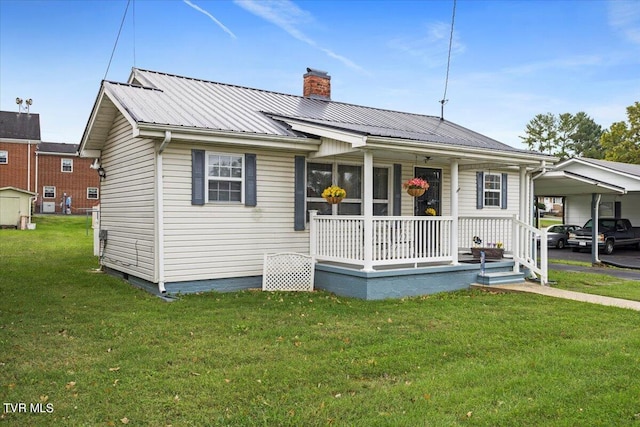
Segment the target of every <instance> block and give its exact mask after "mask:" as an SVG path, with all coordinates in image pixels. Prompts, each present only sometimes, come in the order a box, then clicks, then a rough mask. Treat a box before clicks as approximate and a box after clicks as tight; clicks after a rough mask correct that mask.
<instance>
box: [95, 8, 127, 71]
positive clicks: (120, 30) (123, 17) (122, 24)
mask: <svg viewBox="0 0 640 427" xmlns="http://www.w3.org/2000/svg"><path fill="white" fill-rule="evenodd" d="M130 3H131V0H128V1H127V7H126V8H125V9H124V15H122V22H120V29H119V30H118V37H116V42H115V43H114V44H113V50H112V51H111V58H109V64H108V65H107V71H105V72H104V78H103V79H102V80H106V79H107V74H109V68H111V61H113V54H114V53H115V52H116V47H117V46H118V40H120V33H122V27H123V26H124V20H125V18H126V17H127V11H128V10H129V4H130Z"/></svg>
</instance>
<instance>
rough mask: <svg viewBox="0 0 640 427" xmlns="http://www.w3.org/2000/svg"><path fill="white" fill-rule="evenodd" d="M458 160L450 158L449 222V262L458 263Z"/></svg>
mask: <svg viewBox="0 0 640 427" xmlns="http://www.w3.org/2000/svg"><path fill="white" fill-rule="evenodd" d="M459 189H460V188H459V184H458V160H457V159H453V160H451V189H450V191H451V217H452V218H453V222H452V223H451V242H450V248H451V264H453V265H457V264H458V215H459V213H458V206H459V203H458V190H459Z"/></svg>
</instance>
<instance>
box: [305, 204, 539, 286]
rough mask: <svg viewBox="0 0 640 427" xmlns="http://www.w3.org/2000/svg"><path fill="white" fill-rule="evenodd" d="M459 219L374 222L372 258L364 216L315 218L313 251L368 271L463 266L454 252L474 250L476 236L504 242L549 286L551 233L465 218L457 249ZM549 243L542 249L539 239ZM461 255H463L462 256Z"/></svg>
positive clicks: (509, 220) (505, 220)
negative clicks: (454, 238) (454, 234)
mask: <svg viewBox="0 0 640 427" xmlns="http://www.w3.org/2000/svg"><path fill="white" fill-rule="evenodd" d="M452 225H453V218H452V217H447V216H433V217H428V216H426V217H425V216H421V217H417V216H416V217H410V216H380V217H374V218H373V219H372V220H371V245H370V246H371V259H370V260H368V259H366V258H367V257H366V253H367V250H366V249H367V248H366V246H367V245H365V220H364V217H362V216H346V215H340V216H328V215H326V216H325V215H322V216H320V215H317V214H316V213H315V212H312V213H311V215H310V246H311V247H310V252H311V255H312V256H313V257H314V258H315V259H316V260H319V261H330V262H338V263H345V264H355V265H359V266H362V267H363V268H365V269H367V268H369V267H376V266H385V265H402V264H405V265H406V264H414V266H417V264H418V263H432V262H438V263H442V262H450V263H454V262H457V260H458V257H457V256H456V257H454V256H453V251H456V252H457V251H463V252H464V251H468V250H469V249H470V248H471V247H472V246H473V237H474V236H478V237H480V238H481V239H482V241H483V243H484V244H496V245H497V244H498V243H502V245H503V247H504V249H505V252H506V253H507V254H512V256H513V259H514V261H515V266H514V270H515V271H519V269H520V266H521V265H523V266H525V267H527V268H529V269H530V270H531V271H533V272H535V273H536V274H537V275H539V276H540V279H541V282H542V284H546V283H547V247H546V232H544V231H541V230H538V229H537V228H534V227H532V226H530V225H527V224H525V223H523V222H521V221H519V220H518V219H517V218H516V217H515V216H514V217H485V218H481V217H480V218H479V217H475V218H473V217H460V218H458V239H457V242H456V243H457V244H456V245H455V246H454V245H452ZM537 238H539V241H540V242H543V244H542V245H541V246H540V251H539V252H538V247H537V245H536V239H537ZM456 255H457V254H456Z"/></svg>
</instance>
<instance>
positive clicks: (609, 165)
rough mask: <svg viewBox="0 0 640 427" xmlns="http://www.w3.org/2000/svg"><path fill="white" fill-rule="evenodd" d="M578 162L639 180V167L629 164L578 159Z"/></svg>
mask: <svg viewBox="0 0 640 427" xmlns="http://www.w3.org/2000/svg"><path fill="white" fill-rule="evenodd" d="M578 160H580V161H582V162H584V163H590V164H592V165H596V166H600V167H603V168H606V169H609V170H612V171H615V172H620V173H625V174H629V175H633V176H636V177H638V178H640V165H634V164H630V163H620V162H611V161H608V160H598V159H587V158H584V157H580V158H579V159H578Z"/></svg>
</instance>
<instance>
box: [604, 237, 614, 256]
mask: <svg viewBox="0 0 640 427" xmlns="http://www.w3.org/2000/svg"><path fill="white" fill-rule="evenodd" d="M604 253H605V254H607V255H611V254H612V253H613V240H607V241H606V242H604Z"/></svg>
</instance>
